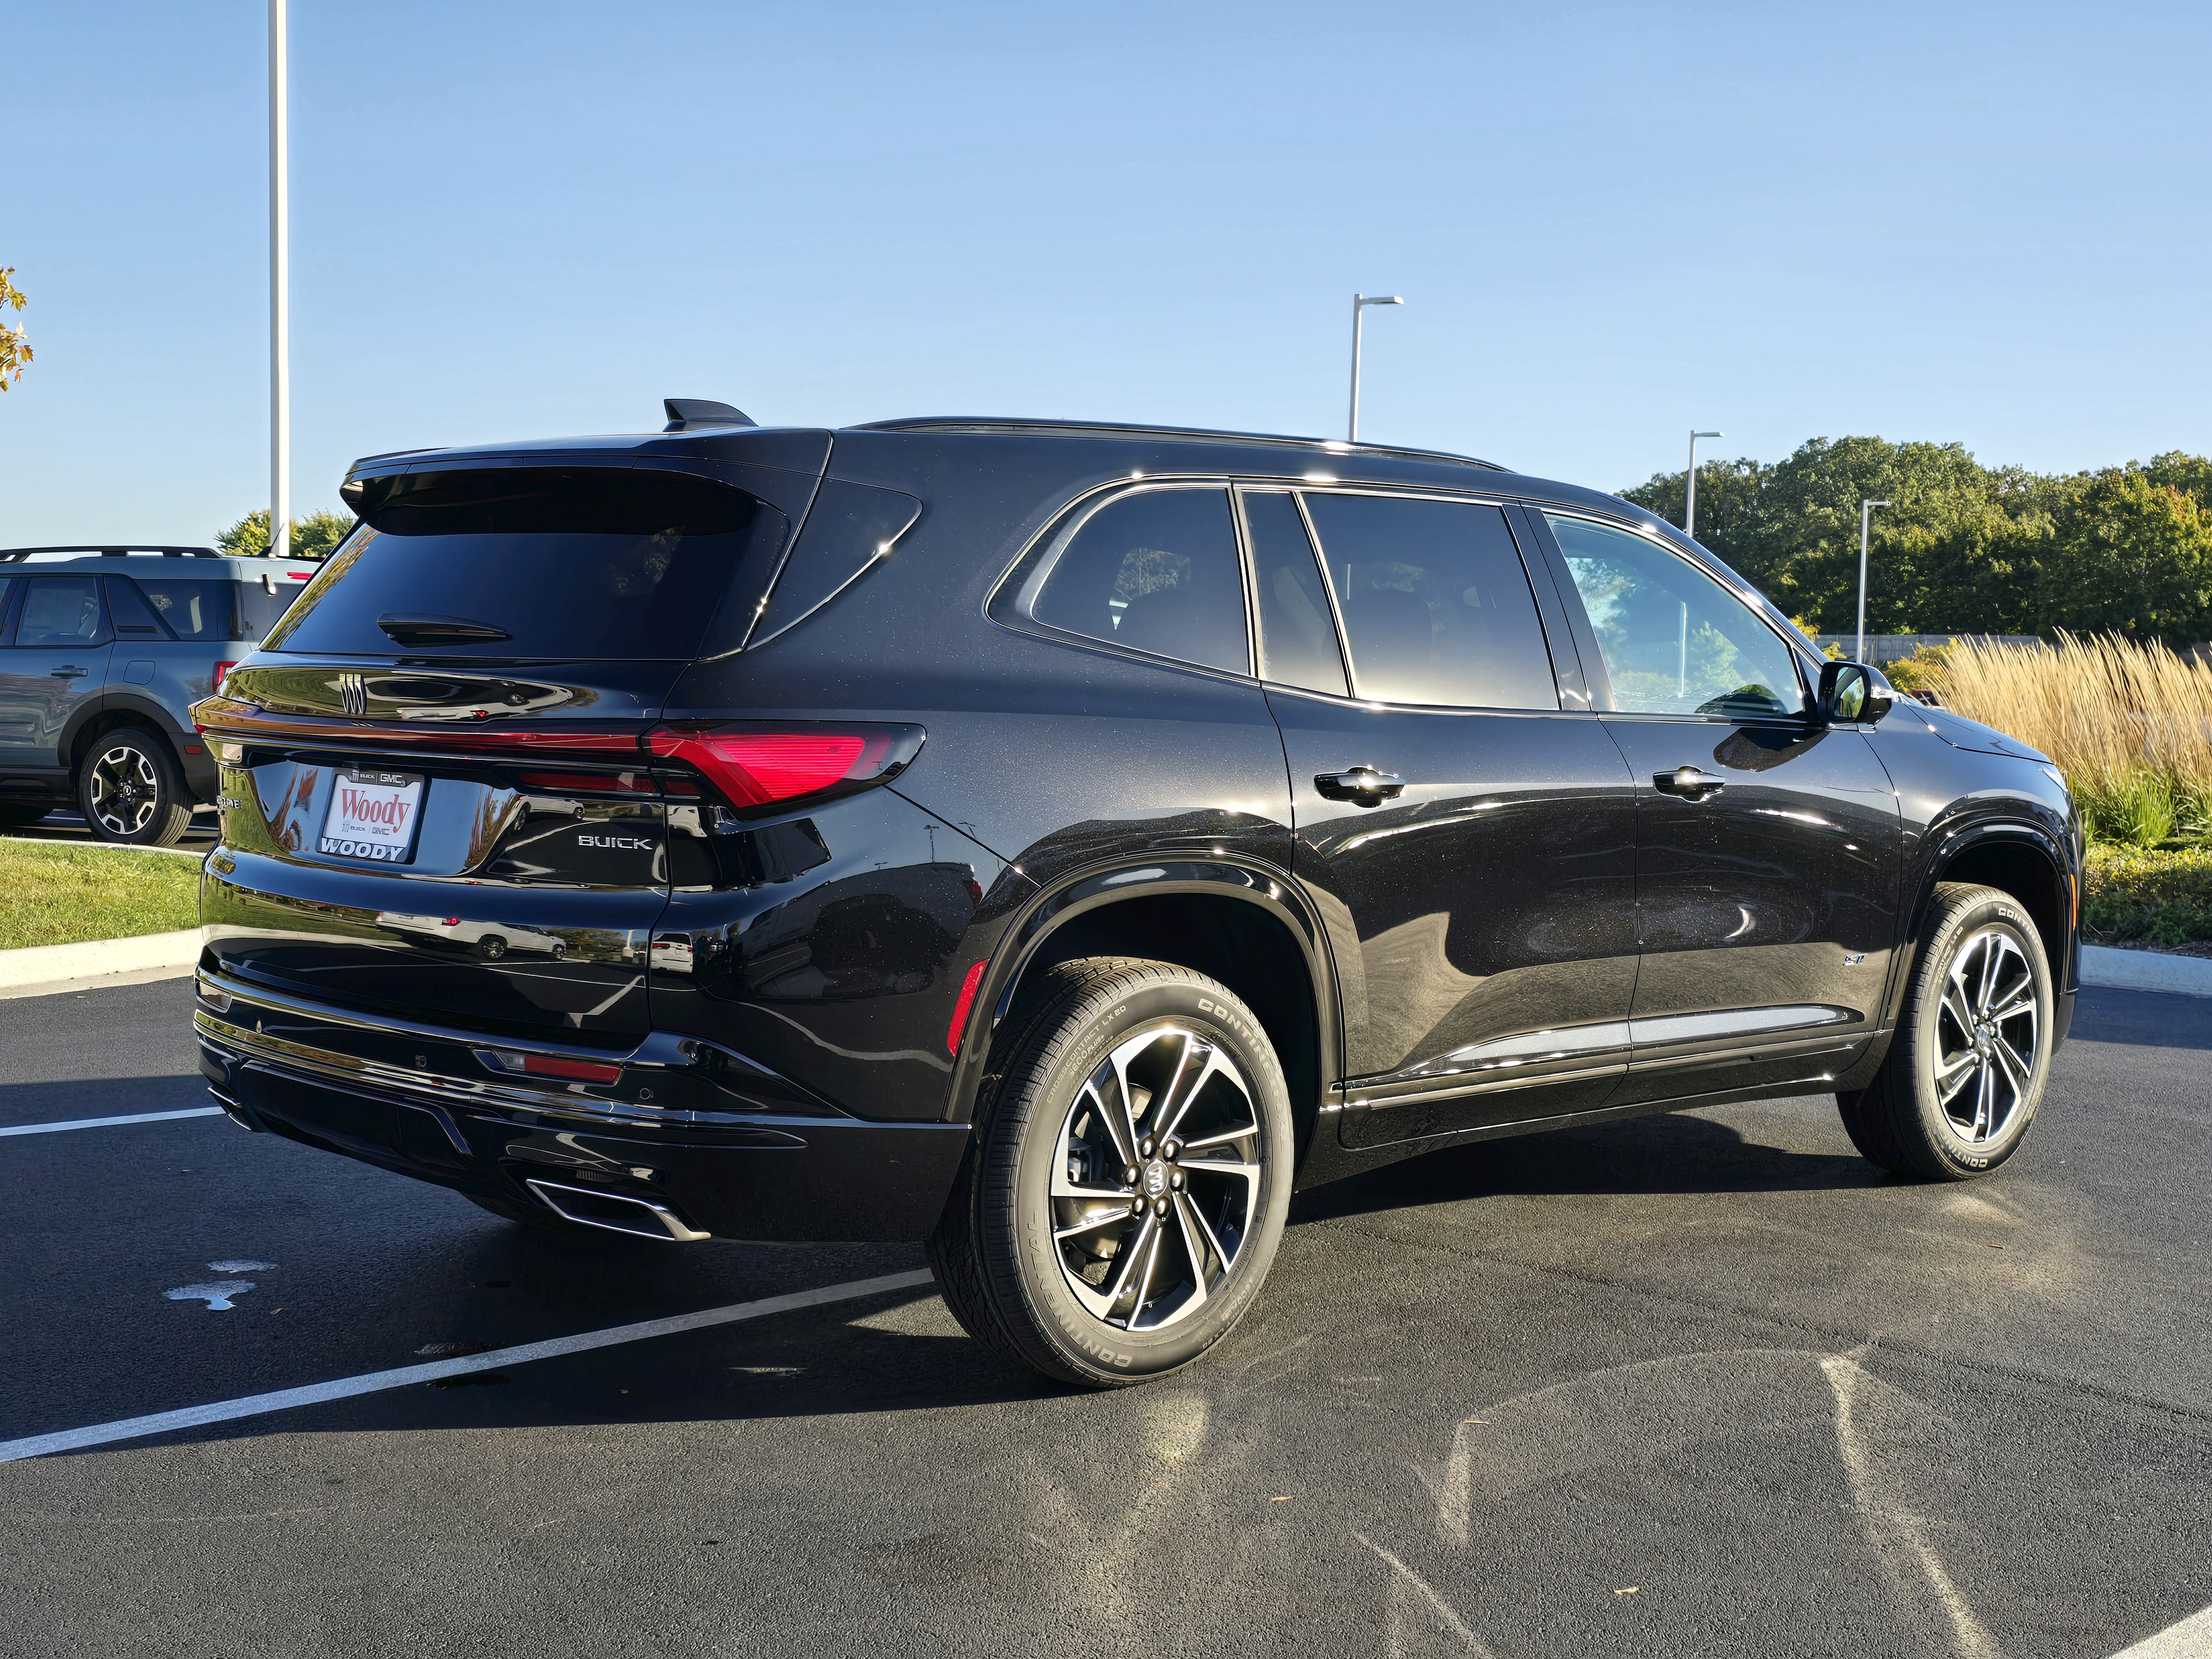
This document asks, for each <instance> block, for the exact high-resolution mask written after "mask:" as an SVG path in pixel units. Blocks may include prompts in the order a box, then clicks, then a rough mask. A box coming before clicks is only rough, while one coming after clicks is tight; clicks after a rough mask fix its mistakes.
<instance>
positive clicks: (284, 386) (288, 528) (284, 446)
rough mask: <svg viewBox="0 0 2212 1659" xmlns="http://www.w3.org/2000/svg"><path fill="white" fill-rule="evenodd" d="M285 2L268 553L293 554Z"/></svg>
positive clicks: (272, 176) (275, 131)
mask: <svg viewBox="0 0 2212 1659" xmlns="http://www.w3.org/2000/svg"><path fill="white" fill-rule="evenodd" d="M288 125H289V122H288V120H287V111H286V107H285V91H284V0H269V553H270V557H272V558H278V559H283V558H289V557H290V556H291V552H292V354H291V315H290V313H291V304H292V296H291V287H292V273H291V261H290V258H289V252H290V250H289V244H290V240H291V225H290V222H289V219H290V215H289V211H288V204H287V202H286V197H287V196H288V195H289V176H288V175H289V171H290V169H289V160H288V157H287V155H286V153H285V152H286V148H287V140H286V133H285V129H286V127H287V126H288Z"/></svg>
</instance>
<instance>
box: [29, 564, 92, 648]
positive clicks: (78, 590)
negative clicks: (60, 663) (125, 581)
mask: <svg viewBox="0 0 2212 1659" xmlns="http://www.w3.org/2000/svg"><path fill="white" fill-rule="evenodd" d="M113 637H114V636H113V635H111V634H110V633H109V632H108V631H107V617H106V611H105V610H104V608H103V607H102V606H101V605H100V579H99V578H98V577H97V576H33V577H32V578H31V580H30V582H29V585H28V587H27V591H26V592H24V595H23V614H22V616H21V617H20V618H19V619H18V620H17V622H16V623H15V643H16V644H18V645H105V644H106V643H107V641H109V640H110V639H112V638H113Z"/></svg>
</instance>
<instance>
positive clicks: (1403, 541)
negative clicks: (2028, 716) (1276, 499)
mask: <svg viewBox="0 0 2212 1659" xmlns="http://www.w3.org/2000/svg"><path fill="white" fill-rule="evenodd" d="M1304 501H1305V504H1306V508H1307V511H1308V512H1310V513H1311V514H1312V515H1313V526H1314V532H1315V533H1316V535H1317V536H1318V537H1319V538H1321V547H1322V558H1323V561H1324V562H1325V563H1326V564H1327V566H1328V580H1329V582H1330V584H1331V586H1334V588H1335V590H1336V599H1337V606H1338V608H1339V609H1340V611H1342V612H1343V614H1344V632H1345V638H1346V643H1347V644H1348V645H1349V646H1350V647H1351V650H1352V685H1353V689H1354V691H1355V693H1356V694H1357V695H1358V696H1362V697H1374V698H1377V699H1379V700H1381V701H1383V702H1414V703H1442V704H1449V705H1451V706H1454V707H1457V708H1558V707H1559V686H1558V684H1557V683H1556V682H1555V681H1554V680H1553V678H1552V656H1551V652H1550V651H1549V649H1548V648H1547V647H1546V645H1545V643H1544V625H1543V623H1542V622H1541V621H1540V620H1539V619H1538V617H1537V614H1536V600H1535V596H1534V594H1532V593H1531V592H1529V591H1528V572H1527V571H1526V570H1525V569H1523V568H1522V564H1521V555H1520V552H1519V550H1517V549H1516V548H1515V546H1514V544H1513V534H1512V532H1511V531H1510V530H1509V529H1507V528H1506V525H1505V515H1504V513H1502V512H1500V511H1499V510H1498V508H1496V507H1478V506H1474V505H1472V504H1469V503H1462V502H1458V501H1419V500H1414V499H1411V498H1406V497H1397V496H1389V495H1318V494H1316V495H1307V496H1305V497H1304Z"/></svg>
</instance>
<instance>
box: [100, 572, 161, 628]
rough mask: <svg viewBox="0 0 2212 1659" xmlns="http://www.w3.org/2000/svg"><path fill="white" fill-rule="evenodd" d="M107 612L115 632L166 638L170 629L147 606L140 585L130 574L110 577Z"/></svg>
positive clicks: (108, 581)
mask: <svg viewBox="0 0 2212 1659" xmlns="http://www.w3.org/2000/svg"><path fill="white" fill-rule="evenodd" d="M107 615H108V618H109V620H111V621H112V622H113V623H114V624H115V631H116V632H117V633H118V634H120V635H125V636H126V637H128V638H131V639H139V640H165V639H167V638H168V637H169V630H168V629H166V628H164V627H162V626H161V623H160V621H159V620H158V619H157V618H156V617H155V615H154V613H153V611H151V610H149V608H148V606H147V604H146V600H145V599H144V597H143V595H142V594H140V592H138V585H137V583H136V582H134V581H132V580H131V579H130V578H129V577H127V576H110V577H109V578H108V579H107Z"/></svg>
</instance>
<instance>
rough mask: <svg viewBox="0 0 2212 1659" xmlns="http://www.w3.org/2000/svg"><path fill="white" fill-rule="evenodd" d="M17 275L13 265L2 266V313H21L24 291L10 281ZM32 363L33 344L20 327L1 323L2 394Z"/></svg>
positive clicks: (0, 277)
mask: <svg viewBox="0 0 2212 1659" xmlns="http://www.w3.org/2000/svg"><path fill="white" fill-rule="evenodd" d="M13 276H15V266H13V265H0V311H19V312H20V311H21V310H22V308H23V303H24V301H23V291H22V289H19V288H17V287H16V286H15V283H14V282H12V281H11V280H10V279H11V278H12V277H13ZM30 361H31V343H30V342H29V341H28V340H27V339H25V338H24V337H23V331H22V328H21V325H18V324H15V323H0V392H5V391H6V390H7V389H8V388H9V386H13V385H15V382H16V381H18V380H21V379H22V378H23V370H24V369H25V368H27V366H28V365H29V363H30Z"/></svg>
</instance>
